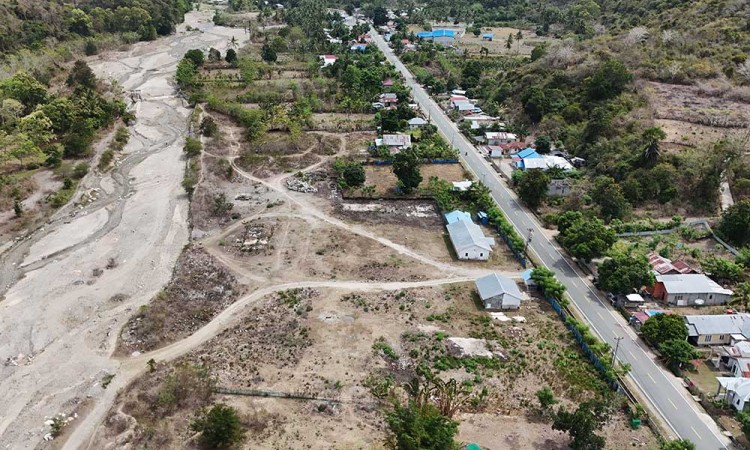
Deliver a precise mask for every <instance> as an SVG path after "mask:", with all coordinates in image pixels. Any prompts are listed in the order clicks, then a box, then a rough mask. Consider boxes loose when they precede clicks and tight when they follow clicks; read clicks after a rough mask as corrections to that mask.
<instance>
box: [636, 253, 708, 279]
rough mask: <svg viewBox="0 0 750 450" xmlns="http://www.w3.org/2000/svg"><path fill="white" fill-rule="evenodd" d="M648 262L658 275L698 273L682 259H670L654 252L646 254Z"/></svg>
mask: <svg viewBox="0 0 750 450" xmlns="http://www.w3.org/2000/svg"><path fill="white" fill-rule="evenodd" d="M648 262H649V264H651V267H653V268H654V272H655V273H657V274H659V275H674V274H679V273H698V271H697V270H695V269H693V268H692V267H690V265H689V264H688V263H686V262H684V261H679V260H678V261H672V260H670V259H668V258H665V257H663V256H661V255H659V254H658V253H656V252H650V253H649V254H648Z"/></svg>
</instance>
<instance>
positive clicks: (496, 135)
mask: <svg viewBox="0 0 750 450" xmlns="http://www.w3.org/2000/svg"><path fill="white" fill-rule="evenodd" d="M484 137H485V138H486V139H487V145H500V144H507V143H509V142H513V141H515V140H517V139H518V136H516V135H515V134H513V133H508V132H507V131H488V132H486V133H484Z"/></svg>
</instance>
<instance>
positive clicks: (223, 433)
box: [190, 403, 245, 448]
mask: <svg viewBox="0 0 750 450" xmlns="http://www.w3.org/2000/svg"><path fill="white" fill-rule="evenodd" d="M190 428H191V429H192V430H193V431H195V432H198V433H201V441H202V442H203V444H204V445H206V446H208V447H211V448H229V447H231V446H233V445H234V444H237V443H239V442H241V441H242V439H243V438H244V435H245V431H244V430H243V429H242V423H241V421H240V417H239V415H237V411H236V410H235V409H234V408H232V407H231V406H227V405H225V404H223V403H217V404H216V405H214V406H213V407H212V408H211V409H210V410H209V411H208V412H205V411H203V412H202V413H201V414H200V415H199V416H198V417H197V418H196V419H195V420H194V421H193V423H192V424H191V425H190Z"/></svg>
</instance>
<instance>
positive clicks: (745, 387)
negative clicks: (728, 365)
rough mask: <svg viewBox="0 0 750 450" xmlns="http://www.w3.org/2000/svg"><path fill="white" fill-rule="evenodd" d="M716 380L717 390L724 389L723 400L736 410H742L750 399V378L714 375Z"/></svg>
mask: <svg viewBox="0 0 750 450" xmlns="http://www.w3.org/2000/svg"><path fill="white" fill-rule="evenodd" d="M716 381H718V382H719V391H721V389H722V388H723V389H725V390H726V396H725V397H724V400H725V401H726V402H727V403H729V404H730V405H732V407H733V408H734V409H736V410H737V411H743V410H744V409H745V405H747V404H748V402H749V401H750V379H749V378H732V377H716Z"/></svg>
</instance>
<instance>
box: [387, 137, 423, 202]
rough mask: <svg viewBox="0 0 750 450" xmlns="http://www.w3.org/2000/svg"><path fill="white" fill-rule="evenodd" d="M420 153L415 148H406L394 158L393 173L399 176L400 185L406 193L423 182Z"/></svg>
mask: <svg viewBox="0 0 750 450" xmlns="http://www.w3.org/2000/svg"><path fill="white" fill-rule="evenodd" d="M419 163H420V159H419V155H417V152H416V151H415V150H414V149H413V148H410V149H406V150H404V151H402V152H401V153H399V154H397V155H396V156H395V157H394V158H393V173H394V174H395V175H396V178H398V185H399V188H400V189H401V192H403V193H404V194H409V193H411V192H412V191H413V190H414V189H416V188H417V186H419V183H421V182H422V174H420V173H419Z"/></svg>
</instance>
